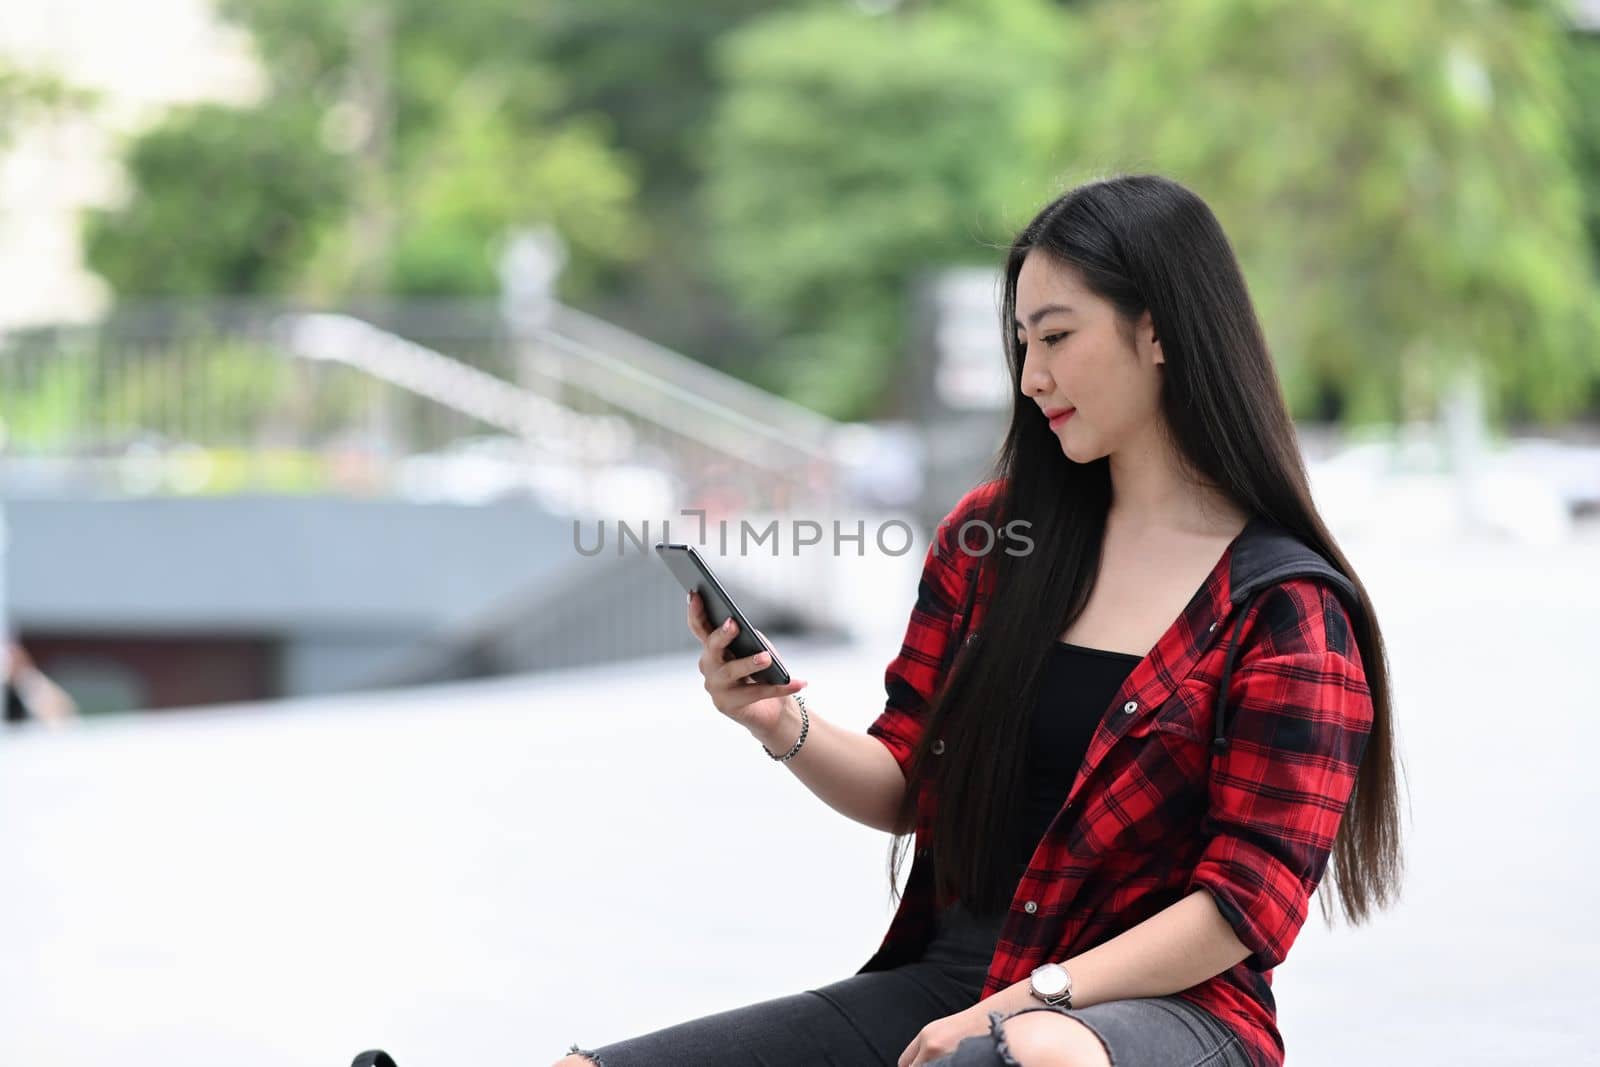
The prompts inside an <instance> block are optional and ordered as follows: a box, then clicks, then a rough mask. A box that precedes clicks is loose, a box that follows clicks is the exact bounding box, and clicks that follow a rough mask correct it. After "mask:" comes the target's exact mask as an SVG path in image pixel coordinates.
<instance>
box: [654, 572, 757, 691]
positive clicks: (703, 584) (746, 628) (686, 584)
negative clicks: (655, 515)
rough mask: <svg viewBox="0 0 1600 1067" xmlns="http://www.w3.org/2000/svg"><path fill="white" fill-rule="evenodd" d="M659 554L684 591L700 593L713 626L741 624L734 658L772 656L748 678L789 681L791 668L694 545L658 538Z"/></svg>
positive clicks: (734, 644) (735, 642) (732, 647)
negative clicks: (762, 635) (757, 654)
mask: <svg viewBox="0 0 1600 1067" xmlns="http://www.w3.org/2000/svg"><path fill="white" fill-rule="evenodd" d="M656 555H657V556H658V557H660V559H661V562H663V563H665V564H666V565H667V569H668V570H670V571H671V572H672V575H673V577H675V578H677V579H678V584H679V585H681V586H683V591H684V592H685V593H698V594H700V603H701V604H702V605H703V606H704V608H705V613H706V621H707V622H709V623H710V624H711V626H713V627H717V626H721V625H722V624H723V622H724V621H725V620H727V619H729V618H732V619H733V621H734V624H735V625H736V626H738V627H739V632H738V633H737V634H735V635H734V638H733V641H732V642H731V643H730V644H729V645H728V648H729V649H731V650H732V651H733V658H735V659H743V658H744V657H745V656H753V655H755V654H756V653H757V652H762V651H765V652H767V653H769V654H770V655H771V656H772V662H771V663H769V664H767V665H766V666H765V667H763V668H761V669H760V670H759V671H756V672H755V673H754V674H750V675H748V676H747V677H750V678H753V679H755V680H756V681H758V682H761V683H763V684H766V685H787V684H788V682H789V670H788V668H787V667H785V666H784V665H783V662H782V661H781V660H779V659H778V653H777V650H776V649H774V648H773V647H772V646H771V645H769V644H767V643H766V642H765V641H763V640H762V639H761V635H760V634H758V633H756V628H755V627H754V626H751V625H750V620H749V619H747V618H745V617H744V612H742V611H740V610H739V605H737V604H735V603H734V602H733V597H731V596H729V595H728V591H727V590H726V589H724V588H723V587H722V583H721V582H719V581H717V576H716V575H715V574H713V573H711V566H710V564H708V563H706V561H705V557H703V556H701V555H700V553H699V552H696V551H695V548H694V546H693V545H672V544H667V543H666V542H665V541H657V542H656Z"/></svg>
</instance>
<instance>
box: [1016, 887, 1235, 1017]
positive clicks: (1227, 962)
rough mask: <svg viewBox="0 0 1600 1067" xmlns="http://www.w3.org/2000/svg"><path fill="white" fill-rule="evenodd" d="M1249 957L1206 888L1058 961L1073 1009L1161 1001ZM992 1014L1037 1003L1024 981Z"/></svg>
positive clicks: (1017, 984) (1024, 980)
mask: <svg viewBox="0 0 1600 1067" xmlns="http://www.w3.org/2000/svg"><path fill="white" fill-rule="evenodd" d="M1249 954H1250V950H1249V949H1247V948H1245V947H1244V945H1243V944H1242V943H1241V942H1240V941H1239V939H1238V937H1237V936H1236V935H1235V934H1234V932H1233V927H1231V926H1229V925H1228V920H1226V919H1224V918H1223V917H1222V913H1221V912H1219V911H1218V910H1217V905H1216V902H1215V901H1214V900H1212V898H1211V894H1210V893H1208V892H1207V891H1206V890H1204V889H1196V890H1195V891H1194V892H1193V893H1190V894H1189V895H1188V896H1186V897H1184V898H1183V899H1182V900H1179V901H1177V902H1176V903H1174V904H1170V905H1168V906H1167V907H1166V908H1164V909H1162V910H1161V911H1158V912H1156V913H1155V914H1154V915H1152V916H1150V918H1148V919H1146V920H1145V921H1144V922H1142V923H1139V924H1138V925H1137V926H1134V927H1131V928H1129V929H1127V930H1124V931H1123V932H1122V933H1120V934H1118V935H1117V936H1116V937H1113V938H1111V939H1110V940H1109V941H1104V942H1101V943H1100V944H1098V945H1096V946H1094V947H1093V948H1091V949H1088V950H1087V951H1085V952H1082V953H1079V954H1078V955H1076V956H1074V957H1072V958H1071V959H1068V960H1062V961H1060V962H1061V964H1062V966H1064V967H1066V969H1067V972H1068V973H1069V974H1071V975H1072V1006H1073V1007H1075V1008H1087V1007H1088V1006H1089V1005H1091V1004H1100V1003H1103V1002H1105V1001H1108V1000H1120V999H1123V998H1126V997H1164V996H1167V995H1168V994H1170V993H1178V992H1181V991H1182V990H1185V989H1188V988H1189V987H1191V986H1196V985H1199V984H1200V983H1201V982H1204V981H1205V980H1206V979H1207V978H1210V977H1212V976H1213V975H1217V974H1221V973H1222V972H1223V971H1225V970H1227V969H1228V968H1229V967H1232V966H1233V965H1234V964H1236V963H1238V962H1239V961H1240V960H1242V959H1244V958H1245V957H1246V956H1248V955H1249ZM989 1000H990V1001H994V1003H993V1004H991V1005H990V1007H991V1009H995V1008H1000V1009H1004V1010H1006V1011H1016V1010H1018V1009H1019V1008H1024V1007H1030V1006H1032V1005H1034V1004H1038V1003H1039V1001H1038V1000H1036V999H1035V998H1034V996H1033V994H1032V993H1031V992H1030V991H1029V988H1028V979H1026V978H1024V979H1022V980H1021V981H1019V982H1016V983H1014V984H1012V985H1009V986H1007V987H1006V988H1004V989H1002V990H1000V991H998V992H996V993H994V994H993V995H992V996H990V997H989Z"/></svg>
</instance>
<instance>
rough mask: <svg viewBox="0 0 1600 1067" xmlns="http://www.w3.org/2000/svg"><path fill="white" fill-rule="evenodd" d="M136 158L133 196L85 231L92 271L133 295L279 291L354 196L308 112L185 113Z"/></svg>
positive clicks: (93, 219) (201, 108) (143, 140)
mask: <svg viewBox="0 0 1600 1067" xmlns="http://www.w3.org/2000/svg"><path fill="white" fill-rule="evenodd" d="M126 162H127V170H128V177H129V181H130V183H131V184H132V186H133V190H134V192H133V195H132V196H131V197H130V198H129V200H128V201H127V202H126V203H125V204H123V205H122V206H119V207H116V208H112V209H97V210H94V211H92V212H90V213H89V219H88V221H87V226H86V233H85V246H86V254H87V257H88V261H89V264H90V266H91V267H92V268H93V269H94V270H95V271H97V272H98V273H99V274H100V275H102V276H103V277H104V278H105V279H106V281H107V282H108V283H109V284H110V285H111V286H112V288H113V289H114V290H115V291H116V292H117V293H118V294H119V295H123V296H127V295H133V294H140V295H144V294H163V295H188V296H195V295H201V294H209V293H227V294H233V293H273V292H281V291H283V290H285V289H288V288H290V287H291V286H292V284H293V282H294V281H295V278H296V274H297V272H298V271H299V270H300V269H301V268H302V267H303V266H304V265H305V264H306V263H307V261H308V259H309V257H310V254H311V251H312V248H313V246H314V241H315V237H316V231H317V229H318V227H319V226H325V225H327V224H328V223H330V222H331V221H332V220H333V219H335V218H336V217H337V216H338V214H339V212H341V211H342V210H343V209H344V207H345V206H346V205H347V204H348V202H349V195H350V194H349V185H348V181H347V180H346V176H345V174H344V171H343V167H342V165H341V163H340V161H339V160H338V159H337V158H336V157H335V156H334V155H333V154H332V153H330V152H329V151H327V150H326V149H325V148H323V147H322V144H321V142H320V141H319V139H318V136H317V116H316V115H315V114H313V113H311V112H309V111H307V110H306V109H304V108H298V109H296V108H290V107H285V106H274V107H265V108H260V109H254V110H251V109H236V108H229V107H222V106H218V105H214V104H205V105H198V106H195V107H191V108H186V109H182V110H179V111H175V112H173V113H171V114H170V115H168V116H167V117H166V118H165V119H164V120H163V121H162V122H161V123H160V124H159V125H157V126H156V127H155V128H154V129H152V130H150V131H149V132H147V133H146V134H144V135H143V136H142V137H140V138H138V140H137V141H136V142H135V143H134V144H133V146H132V149H131V151H130V153H129V155H128V158H127V161H126Z"/></svg>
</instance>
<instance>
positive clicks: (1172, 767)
mask: <svg viewBox="0 0 1600 1067" xmlns="http://www.w3.org/2000/svg"><path fill="white" fill-rule="evenodd" d="M1214 699H1216V691H1215V690H1214V689H1213V688H1212V687H1211V686H1209V685H1207V684H1205V683H1204V682H1199V681H1186V682H1183V683H1180V684H1179V686H1178V688H1177V689H1175V690H1173V692H1172V694H1171V695H1170V696H1168V697H1167V699H1166V700H1165V701H1163V702H1162V704H1161V706H1160V707H1158V708H1156V709H1155V711H1153V712H1151V713H1150V714H1148V715H1143V716H1140V718H1139V721H1138V722H1136V723H1134V724H1133V725H1132V726H1131V727H1130V728H1129V729H1128V736H1129V737H1130V738H1139V739H1141V742H1140V743H1141V744H1142V746H1143V747H1144V748H1146V749H1148V750H1149V751H1148V752H1147V753H1146V754H1145V755H1144V756H1143V759H1144V760H1146V761H1150V760H1159V761H1160V762H1161V763H1164V764H1167V765H1168V766H1166V767H1163V768H1161V770H1162V771H1163V772H1165V773H1162V774H1161V778H1162V779H1163V780H1166V781H1170V782H1173V783H1174V784H1176V783H1178V782H1182V783H1187V784H1194V783H1199V782H1201V781H1203V780H1204V778H1205V775H1206V771H1207V768H1208V767H1209V764H1210V760H1209V756H1210V751H1211V724H1212V708H1211V701H1213V700H1214ZM1156 770H1157V768H1156V767H1154V766H1147V767H1146V771H1147V773H1150V772H1155V771H1156Z"/></svg>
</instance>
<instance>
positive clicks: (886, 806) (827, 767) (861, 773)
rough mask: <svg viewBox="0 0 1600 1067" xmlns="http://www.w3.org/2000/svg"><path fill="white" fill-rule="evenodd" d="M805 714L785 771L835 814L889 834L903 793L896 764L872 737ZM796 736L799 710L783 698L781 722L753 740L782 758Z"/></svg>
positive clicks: (900, 774) (790, 699)
mask: <svg viewBox="0 0 1600 1067" xmlns="http://www.w3.org/2000/svg"><path fill="white" fill-rule="evenodd" d="M806 710H807V713H808V715H809V718H810V720H811V725H810V727H809V729H808V730H807V732H806V743H805V744H804V745H802V746H801V748H800V751H799V752H798V753H796V755H795V757H794V758H793V759H791V760H789V761H788V763H786V764H785V766H787V767H788V768H789V769H790V770H791V771H793V772H794V775H795V777H796V778H799V779H800V781H802V782H804V783H805V785H806V788H807V789H809V790H811V791H812V792H813V793H815V794H816V795H817V796H818V797H820V798H821V799H822V802H823V803H825V804H827V805H828V806H829V807H830V808H832V809H833V810H834V811H837V812H838V813H839V814H841V815H843V816H845V817H846V818H850V819H854V820H855V821H856V822H859V823H862V824H863V825H866V826H870V827H872V828H873V829H874V830H882V831H883V832H884V833H891V832H892V827H891V825H890V823H891V821H892V820H893V818H894V813H895V809H896V808H898V807H899V805H900V799H901V797H902V796H904V795H905V788H906V784H905V776H904V775H903V774H902V773H901V771H900V764H899V763H897V762H895V758H894V756H893V755H892V754H891V753H890V752H889V750H888V749H887V748H885V747H884V745H883V743H882V742H881V741H879V740H878V739H877V738H875V737H873V736H872V735H871V734H868V733H864V732H860V731H855V730H847V729H844V728H843V727H841V726H836V725H834V724H833V723H831V722H828V721H827V720H826V719H824V718H823V717H822V716H820V715H818V714H817V713H816V711H815V710H813V709H811V708H809V707H808V708H807V709H806ZM753 732H754V731H752V733H753ZM799 736H800V705H799V704H797V703H796V702H795V700H794V698H793V697H792V696H791V697H786V698H785V699H784V710H783V717H782V719H781V720H780V721H779V723H778V725H777V727H776V728H775V729H774V730H773V731H772V732H771V735H770V736H761V735H758V736H757V740H758V741H760V742H761V743H762V744H763V745H766V746H767V747H768V748H769V749H771V750H772V751H773V752H775V753H776V754H778V755H780V756H781V755H783V754H784V753H785V752H788V751H789V750H790V749H791V748H793V747H794V743H795V740H796V739H797V738H799Z"/></svg>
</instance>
